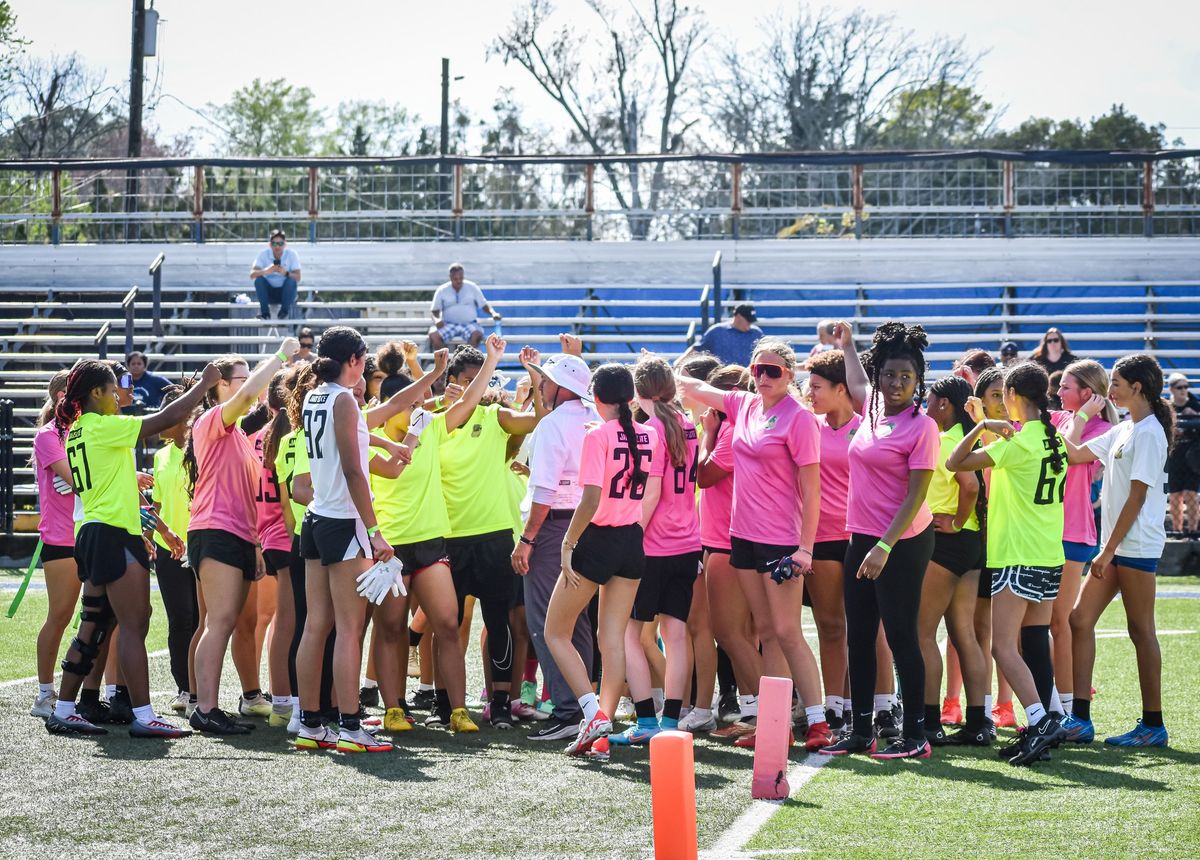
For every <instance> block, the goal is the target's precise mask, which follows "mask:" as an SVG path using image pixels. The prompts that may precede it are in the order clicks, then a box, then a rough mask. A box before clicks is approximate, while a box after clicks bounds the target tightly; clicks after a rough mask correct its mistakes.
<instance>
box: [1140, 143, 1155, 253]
mask: <svg viewBox="0 0 1200 860" xmlns="http://www.w3.org/2000/svg"><path fill="white" fill-rule="evenodd" d="M1142 235H1143V236H1145V237H1146V238H1147V239H1152V238H1154V162H1152V161H1147V162H1145V163H1144V164H1143V165H1142Z"/></svg>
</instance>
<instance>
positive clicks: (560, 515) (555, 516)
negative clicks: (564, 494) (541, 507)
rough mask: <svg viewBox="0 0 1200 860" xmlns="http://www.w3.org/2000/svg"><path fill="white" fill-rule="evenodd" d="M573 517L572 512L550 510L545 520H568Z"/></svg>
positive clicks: (557, 509)
mask: <svg viewBox="0 0 1200 860" xmlns="http://www.w3.org/2000/svg"><path fill="white" fill-rule="evenodd" d="M573 516H575V511H574V510H567V509H564V508H551V509H550V512H549V513H547V514H546V519H548V520H569V519H571V517H573Z"/></svg>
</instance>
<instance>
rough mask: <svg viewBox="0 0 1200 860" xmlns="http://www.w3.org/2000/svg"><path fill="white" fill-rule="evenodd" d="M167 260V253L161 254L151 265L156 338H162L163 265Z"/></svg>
mask: <svg viewBox="0 0 1200 860" xmlns="http://www.w3.org/2000/svg"><path fill="white" fill-rule="evenodd" d="M166 259H167V255H166V254H165V253H163V254H159V255H158V256H157V257H155V258H154V262H153V263H151V264H150V270H149V274H150V276H151V277H153V278H154V285H153V287H152V289H153V290H154V336H155V337H162V336H163V328H162V265H163V262H164V261H165V260H166Z"/></svg>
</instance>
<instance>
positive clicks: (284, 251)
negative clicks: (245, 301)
mask: <svg viewBox="0 0 1200 860" xmlns="http://www.w3.org/2000/svg"><path fill="white" fill-rule="evenodd" d="M250 280H252V281H254V292H255V293H257V294H258V307H259V315H258V318H259V319H260V320H265V319H268V318H270V316H271V303H272V302H278V303H279V319H281V320H285V319H290V318H291V315H292V311H293V310H294V309H295V307H296V291H297V287H298V286H299V284H300V258H299V257H298V256H296V252H295V251H293V250H291V249H290V248H288V246H287V236H285V235H283V231H282V230H276V231H275V232H273V233H272V234H271V245H270V247H267V248H263V249H262V250H261V251H259V252H258V256H257V257H255V258H254V266H253V267H252V268H251V269H250Z"/></svg>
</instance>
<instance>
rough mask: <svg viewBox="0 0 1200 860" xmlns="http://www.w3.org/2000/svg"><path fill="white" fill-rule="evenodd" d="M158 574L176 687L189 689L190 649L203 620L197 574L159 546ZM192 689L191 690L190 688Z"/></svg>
mask: <svg viewBox="0 0 1200 860" xmlns="http://www.w3.org/2000/svg"><path fill="white" fill-rule="evenodd" d="M155 549H156V550H157V552H156V553H155V556H154V573H155V576H156V577H157V578H158V593H159V595H160V596H161V597H162V602H163V609H165V610H166V611H167V650H168V651H170V652H171V676H172V677H173V678H174V679H175V687H176V688H177V689H179V690H180V691H184V690H187V689H188V687H189V686H190V685H189V684H188V648H189V647H191V643H192V636H193V634H195V632H196V625H197V624H199V621H200V607H199V605H198V604H197V603H196V573H195V571H193V570H192V569H191V568H190V567H184V566H183V565H182V564H180V563H179V562H178V561H176V560H175V559H173V558H171V553H170V552H168V551H167V550H165V549H163V548H162V547H161V546H158V545H157V544H156V545H155ZM189 692H191V691H189Z"/></svg>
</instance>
